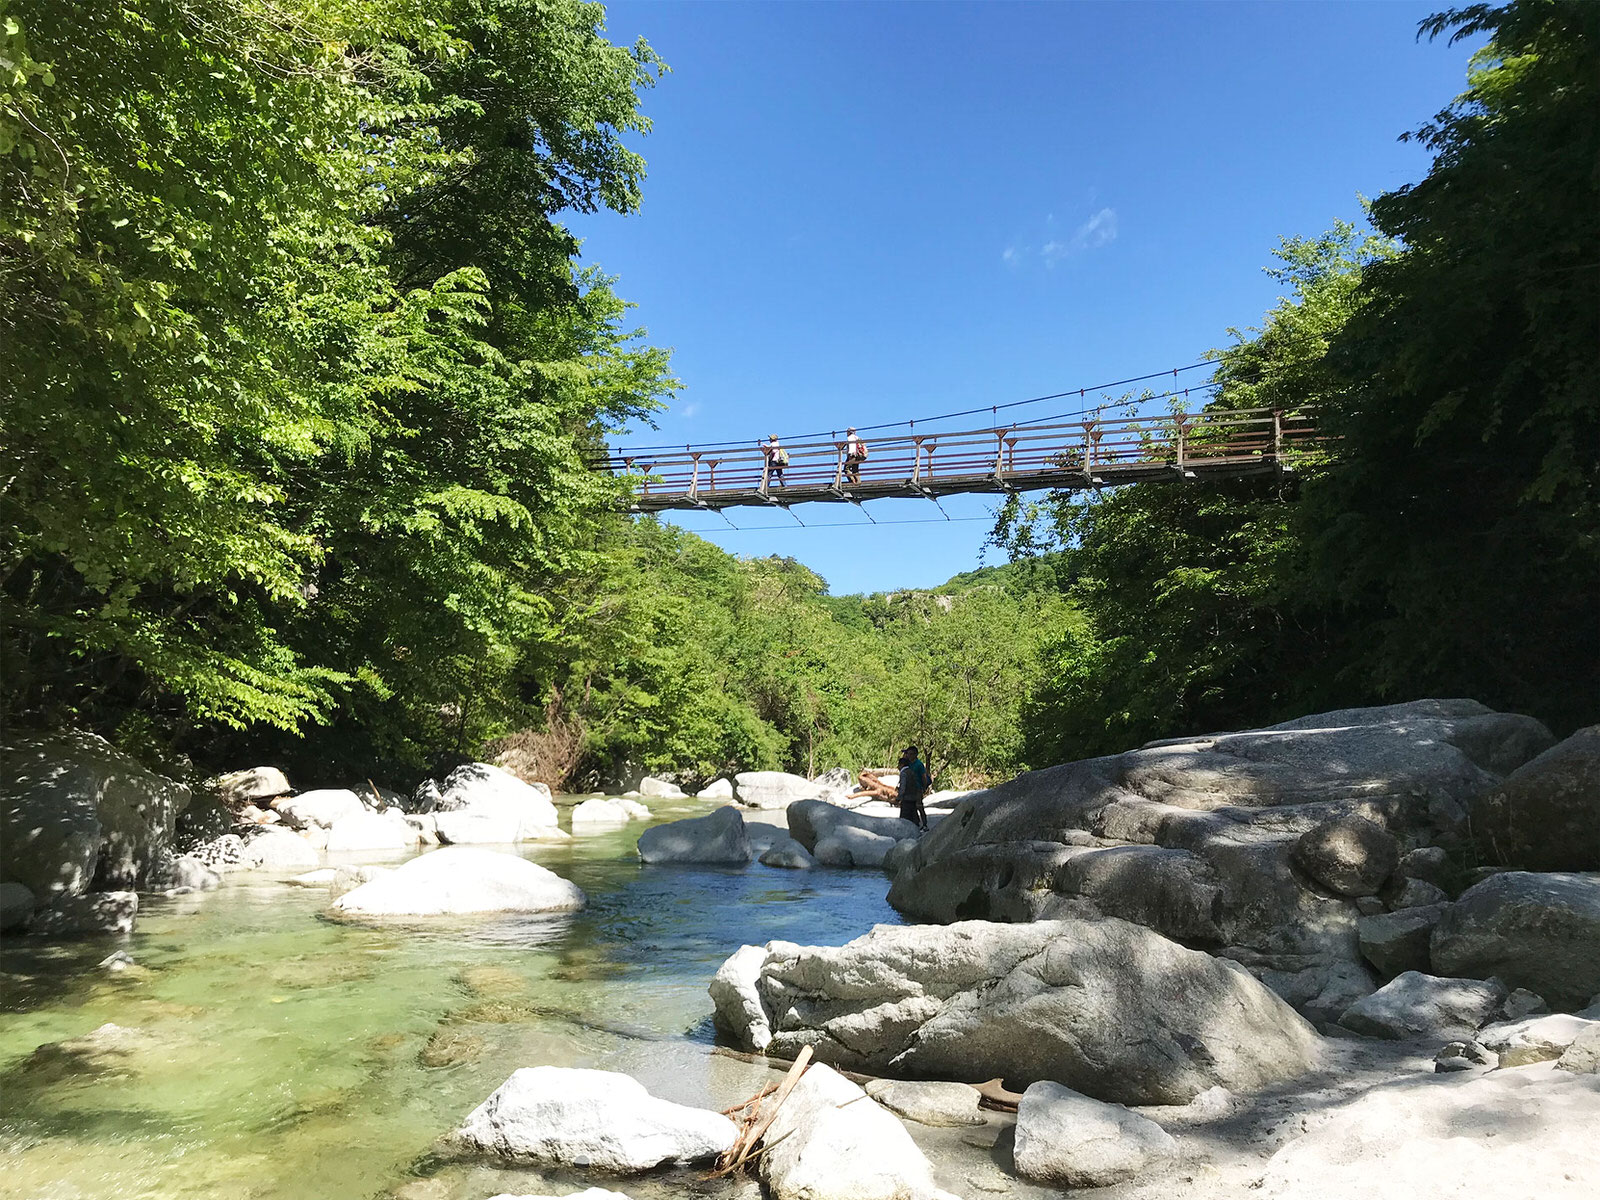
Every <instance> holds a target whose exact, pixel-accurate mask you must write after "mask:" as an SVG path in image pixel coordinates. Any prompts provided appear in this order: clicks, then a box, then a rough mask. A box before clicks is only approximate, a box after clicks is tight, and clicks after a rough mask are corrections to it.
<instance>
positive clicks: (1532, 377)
mask: <svg viewBox="0 0 1600 1200" xmlns="http://www.w3.org/2000/svg"><path fill="white" fill-rule="evenodd" d="M1421 33H1422V35H1423V36H1426V37H1440V36H1448V37H1452V38H1460V37H1465V36H1473V37H1486V38H1487V44H1486V45H1485V46H1484V48H1483V49H1482V50H1481V51H1480V52H1479V53H1478V54H1477V55H1476V56H1475V57H1474V58H1473V61H1472V65H1471V71H1470V74H1469V78H1468V80H1467V88H1466V90H1465V91H1464V92H1463V93H1462V95H1461V96H1460V97H1458V98H1457V99H1456V100H1455V101H1454V102H1453V103H1452V104H1450V105H1449V106H1448V107H1446V108H1445V109H1444V110H1443V111H1441V112H1440V113H1439V114H1437V115H1436V116H1435V117H1434V118H1432V119H1431V120H1429V121H1427V122H1425V123H1424V124H1423V125H1422V126H1421V127H1420V128H1418V129H1417V130H1416V131H1415V132H1414V133H1413V134H1412V135H1410V136H1412V137H1413V138H1415V139H1416V140H1417V141H1418V142H1419V143H1420V144H1421V145H1423V146H1424V147H1426V148H1427V149H1428V150H1429V151H1430V152H1431V153H1432V155H1433V161H1432V166H1431V167H1430V169H1429V171H1428V172H1427V174H1426V176H1425V177H1424V178H1423V179H1422V180H1420V181H1419V182H1417V183H1416V184H1414V185H1411V186H1407V187H1403V188H1400V189H1398V190H1396V191H1394V192H1391V193H1388V194H1386V195H1383V196H1380V197H1378V198H1377V199H1375V200H1374V201H1373V202H1372V203H1371V205H1370V207H1369V208H1368V210H1367V212H1366V214H1365V216H1364V218H1363V220H1362V222H1361V224H1359V225H1356V224H1349V223H1339V222H1334V223H1333V224H1332V228H1331V229H1330V230H1329V232H1327V233H1326V234H1323V235H1321V236H1316V237H1309V236H1295V237H1289V238H1286V239H1284V240H1283V241H1282V242H1280V243H1279V246H1278V248H1277V250H1276V258H1277V262H1276V265H1275V266H1273V267H1272V268H1271V271H1272V274H1273V277H1274V279H1275V280H1276V281H1277V282H1278V283H1279V284H1280V286H1281V288H1282V292H1283V294H1282V297H1281V299H1280V300H1279V301H1278V302H1277V303H1276V304H1275V305H1274V306H1273V307H1272V308H1271V309H1270V310H1269V311H1268V312H1267V313H1266V314H1265V316H1264V318H1263V319H1262V321H1261V324H1260V325H1259V326H1258V327H1255V328H1250V329H1239V330H1228V331H1226V336H1227V337H1228V338H1229V339H1230V340H1229V342H1228V344H1226V345H1224V346H1223V347H1221V348H1219V349H1218V350H1216V351H1214V352H1213V356H1214V358H1215V361H1216V377H1215V378H1216V388H1215V392H1214V395H1213V399H1212V404H1213V406H1214V407H1219V408H1246V407H1270V408H1275V409H1278V410H1281V411H1283V412H1287V413H1295V412H1314V413H1315V414H1316V420H1317V422H1318V426H1319V428H1320V429H1321V430H1322V432H1323V433H1324V434H1326V435H1327V442H1326V445H1325V451H1324V452H1323V453H1322V454H1320V455H1319V456H1316V457H1313V458H1311V459H1308V460H1306V461H1304V462H1302V463H1301V464H1300V465H1299V469H1298V470H1296V471H1294V472H1291V473H1285V474H1282V475H1268V476H1264V477H1262V478H1259V479H1245V480H1235V481H1227V482H1216V481H1213V482H1205V481H1199V480H1195V481H1188V482H1183V483H1178V482H1170V483H1151V484H1140V485H1134V486H1130V487H1126V488H1122V489H1116V490H1110V491H1105V492H1099V493H1091V494H1089V495H1087V496H1083V495H1080V494H1069V493H1066V492H1062V493H1054V494H1050V495H1048V496H1046V497H1044V498H1043V499H1041V500H1038V501H1035V502H1024V501H1020V500H1014V501H1012V502H1010V503H1009V504H1008V505H1007V506H1006V507H1005V508H1004V510H1003V511H1002V512H1001V513H1000V514H999V520H998V525H997V529H996V542H997V544H999V545H1000V546H1002V547H1003V548H1005V549H1006V550H1007V551H1008V552H1009V553H1010V555H1011V557H1012V558H1013V561H1012V562H1011V563H1010V564H1008V565H1006V566H1003V567H999V568H989V569H985V570H982V571H977V572H972V573H968V574H966V575H963V576H958V577H957V578H956V579H954V580H952V581H950V583H949V584H947V585H946V586H944V587H942V588H936V589H932V590H931V591H926V592H902V593H894V594H888V595H879V596H871V597H835V596H831V595H829V594H828V592H827V588H826V585H825V583H824V581H822V580H821V579H820V578H818V577H817V576H816V575H815V574H814V573H813V572H811V571H809V570H807V569H806V568H805V567H804V566H802V565H801V564H799V563H797V562H795V561H793V560H789V559H779V558H758V559H748V560H747V559H737V558H735V557H733V556H730V555H728V554H725V553H724V552H722V551H721V550H719V549H717V548H716V547H715V546H713V545H711V544H709V543H707V542H705V541H702V540H701V539H698V538H695V537H694V536H692V535H690V534H686V533H684V532H682V531H680V530H676V529H674V528H672V527H671V526H669V525H663V524H660V523H658V522H657V521H655V520H654V519H648V518H638V517H633V516H629V515H627V514H626V508H627V505H626V498H627V497H626V492H625V490H624V486H623V484H622V483H621V482H620V481H618V480H615V479H613V478H611V477H610V476H607V475H605V474H603V473H596V472H593V471H591V470H589V469H588V467H587V463H588V462H589V461H590V460H591V456H593V455H594V454H595V453H596V452H597V451H599V450H601V449H602V448H603V447H604V446H605V445H606V444H607V442H608V439H610V438H611V437H612V436H614V435H615V434H617V433H618V432H620V431H621V430H622V429H624V428H626V427H628V426H629V424H630V423H635V424H637V423H638V422H640V421H645V422H648V419H649V414H650V413H651V412H652V411H653V410H655V409H656V408H658V407H659V406H660V405H661V404H662V403H664V402H665V401H666V400H667V399H668V398H669V397H671V396H672V395H673V394H674V392H675V391H676V390H677V388H678V386H679V385H678V383H677V381H676V380H675V379H674V378H673V376H672V371H671V366H670V362H669V358H668V355H667V353H666V352H665V351H664V350H662V349H660V348H658V347H654V346H651V345H650V344H649V343H648V342H647V340H646V339H645V338H644V336H643V334H642V333H641V332H640V331H638V330H636V329H635V328H634V327H633V324H632V322H631V321H630V320H629V316H628V308H629V306H628V305H627V303H626V302H625V301H624V300H622V299H621V298H619V296H618V294H617V292H616V291H615V290H614V288H615V281H614V280H612V279H610V278H608V277H606V276H604V275H602V274H599V273H598V272H596V271H595V270H594V269H592V268H589V267H586V266H584V265H583V264H582V262H581V260H580V254H579V251H580V247H579V244H578V242H577V240H576V239H575V238H574V237H573V235H572V233H571V232H570V231H569V229H568V228H567V227H566V226H565V225H564V224H563V219H564V214H572V213H586V212H593V211H596V210H598V209H609V210H612V211H614V212H617V213H623V214H626V213H629V212H632V211H633V210H635V209H636V208H637V207H638V205H639V204H640V201H641V196H642V194H643V186H644V162H643V160H642V158H641V157H640V155H639V153H638V152H637V151H636V150H635V149H633V148H632V146H633V145H634V144H635V143H636V142H637V141H638V139H639V137H640V136H642V135H643V134H645V133H646V132H647V131H648V129H649V120H648V118H647V117H646V116H645V115H644V111H643V107H642V105H643V101H644V98H645V96H646V94H647V93H648V90H649V89H650V88H651V87H652V86H654V84H655V83H656V82H657V81H658V79H660V78H661V76H662V75H663V73H664V72H665V70H666V66H665V64H664V63H662V62H661V60H660V59H659V58H658V57H657V55H656V54H655V52H654V51H653V50H651V48H650V47H649V46H648V45H646V44H645V43H644V42H642V41H641V42H638V43H635V44H634V45H631V46H619V45H614V44H612V43H611V42H609V41H608V40H607V38H606V33H605V28H604V10H603V9H602V8H601V6H599V5H598V4H589V3H581V2H579V0H272V2H271V3H267V2H266V0H126V2H124V3H121V4H118V5H115V6H112V7H110V8H107V7H106V6H104V5H100V4H96V3H93V0H0V389H3V391H0V530H3V543H0V656H3V657H0V674H3V678H4V689H3V692H0V721H3V722H4V723H5V724H7V725H13V726H15V725H21V726H34V727H46V728H53V727H61V726H67V725H72V726H78V727H81V728H86V729H90V730H93V731H95V732H98V733H102V734H104V735H105V736H107V737H109V738H111V739H112V740H113V741H115V742H117V743H118V744H120V745H122V746H124V747H125V748H127V749H130V750H132V751H134V752H136V753H138V754H140V755H141V756H143V757H145V758H147V759H149V760H151V761H153V762H154V763H156V764H158V765H161V766H165V767H167V768H168V769H173V770H178V769H179V768H180V767H181V765H182V764H183V763H184V762H185V760H188V759H192V760H195V762H196V763H197V764H198V765H200V766H207V767H209V766H215V765H238V764H239V763H240V762H243V761H247V760H253V761H275V762H283V763H286V764H290V765H292V766H294V767H295V768H296V769H297V771H298V772H299V775H300V777H302V778H308V779H315V778H326V779H337V778H345V779H348V778H350V777H353V776H355V775H358V774H361V773H373V774H376V775H377V776H379V777H381V778H394V779H397V780H403V779H404V778H405V777H406V776H408V775H410V776H413V777H414V776H415V775H417V774H420V773H421V772H422V771H424V770H429V769H433V770H436V769H438V768H439V767H440V766H442V765H446V764H448V763H450V762H453V761H460V760H461V759H464V758H468V757H473V756H476V755H479V754H483V753H495V752H504V753H507V754H511V755H514V756H520V761H522V762H523V763H525V764H526V769H527V770H528V772H529V773H530V774H535V775H538V776H540V777H543V778H547V779H549V780H550V781H551V782H554V783H568V784H574V785H575V784H580V783H586V782H594V781H597V780H599V779H602V778H605V777H615V776H617V775H619V774H621V773H624V772H627V771H636V770H643V769H650V770H672V771H677V772H679V773H681V774H683V775H684V776H686V777H695V776H698V777H705V776H708V775H710V774H714V773H722V772H727V771H732V770H738V769H743V768H754V767H782V768H785V769H791V770H799V771H802V772H805V773H807V774H810V773H813V772H814V771H816V770H821V769H823V768H826V767H832V766H836V765H840V764H850V765H867V764H869V763H878V764H881V765H887V764H888V763H889V762H891V761H892V759H893V755H894V752H895V750H896V749H897V746H898V745H899V744H903V743H904V742H906V741H913V740H915V741H919V742H921V743H922V744H923V745H924V747H925V749H926V750H927V751H928V753H929V757H930V761H931V762H932V764H933V766H934V768H935V771H936V772H937V773H939V774H940V775H941V776H943V777H944V778H943V780H941V781H946V780H950V781H960V780H969V781H976V780H981V779H992V778H998V777H1002V776H1004V775H1006V774H1008V773H1011V772H1014V771H1016V770H1018V769H1021V768H1023V767H1027V766H1042V765H1047V764H1049V763H1052V762H1057V761H1062V760H1065V759H1071V758H1077V757H1082V756H1085V755H1090V754H1096V753H1102V752H1110V751H1117V750H1122V749H1125V748H1127V747H1128V746H1130V745H1132V744H1135V743H1137V742H1140V741H1142V740H1145V739H1148V738H1154V737H1161V736H1169V735H1174V734H1181V733H1193V732H1198V731H1204V730H1211V729H1220V728H1239V727H1245V726H1250V725H1257V724H1262V723H1266V722H1271V721H1274V720H1280V719H1284V718H1288V717H1293V716H1298V715H1301V714H1303V713H1306V712H1310V711H1316V710H1318V709H1325V708H1332V707H1338V706H1344V705H1354V704H1370V703H1382V702H1388V701H1394V700H1405V699H1411V698H1415V697H1417V696H1421V695H1452V696H1454V695H1461V696H1471V697H1473V698H1476V699H1479V700H1482V701H1483V702H1485V703H1487V704H1490V705H1492V706H1495V707H1498V708H1504V709H1513V710H1518V711H1523V712H1529V713H1533V714H1534V715H1537V716H1539V717H1541V718H1543V719H1545V720H1547V721H1549V722H1550V723H1551V724H1552V725H1554V726H1556V727H1557V728H1558V729H1560V730H1563V731H1564V730H1567V729H1571V728H1573V727H1575V726H1576V725H1579V724H1583V723H1586V722H1592V721H1594V720H1596V719H1597V718H1600V620H1597V619H1596V616H1595V614H1596V612H1597V605H1596V601H1597V599H1600V537H1597V534H1596V530H1597V529H1600V506H1597V487H1600V397H1597V393H1596V379H1597V378H1600V336H1597V334H1600V171H1597V169H1596V164H1597V163H1600V5H1595V4H1592V3H1574V2H1571V0H1514V2H1513V3H1510V4H1507V5H1505V6H1503V7H1490V6H1486V5H1474V6H1471V7H1468V8H1464V9H1459V10H1452V11H1450V12H1446V13H1442V14H1440V15H1438V16H1437V17H1434V18H1430V19H1429V20H1428V21H1427V22H1425V23H1424V24H1423V28H1422V31H1421ZM1263 241H1264V243H1265V241H1266V239H1263ZM1137 399H1138V398H1137V397H1131V398H1130V400H1131V401H1135V402H1136V401H1137ZM486 747H488V748H487V749H486Z"/></svg>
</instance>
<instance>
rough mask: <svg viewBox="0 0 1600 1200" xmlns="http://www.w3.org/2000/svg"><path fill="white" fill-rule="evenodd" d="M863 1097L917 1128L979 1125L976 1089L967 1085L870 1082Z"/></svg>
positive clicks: (980, 1123) (904, 1080)
mask: <svg viewBox="0 0 1600 1200" xmlns="http://www.w3.org/2000/svg"><path fill="white" fill-rule="evenodd" d="M867 1095H869V1096H871V1097H872V1098H873V1099H874V1100H876V1101H877V1102H878V1103H879V1104H881V1105H883V1106H884V1107H885V1108H887V1109H888V1110H889V1111H890V1112H893V1113H898V1114H899V1115H900V1116H902V1117H905V1118H906V1119H907V1120H908V1121H915V1122H916V1123H917V1124H919V1125H954V1126H962V1125H982V1124H984V1123H985V1118H984V1115H983V1113H982V1112H981V1111H980V1110H979V1108H978V1100H979V1094H978V1089H977V1088H975V1087H973V1086H972V1085H971V1084H970V1083H939V1082H930V1081H924V1080H918V1079H874V1080H873V1081H872V1082H871V1083H869V1084H867Z"/></svg>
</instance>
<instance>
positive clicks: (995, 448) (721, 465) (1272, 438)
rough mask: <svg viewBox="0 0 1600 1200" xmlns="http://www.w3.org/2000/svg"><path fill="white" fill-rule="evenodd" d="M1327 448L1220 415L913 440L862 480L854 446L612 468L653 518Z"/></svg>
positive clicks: (799, 446) (1239, 463)
mask: <svg viewBox="0 0 1600 1200" xmlns="http://www.w3.org/2000/svg"><path fill="white" fill-rule="evenodd" d="M1316 441H1317V433H1316V428H1315V424H1314V422H1313V419H1312V417H1311V415H1310V414H1309V413H1306V412H1304V411H1299V412H1295V413H1292V414H1285V413H1283V412H1280V411H1277V410H1274V409H1267V408H1256V409H1239V410H1231V411H1230V410H1212V411H1208V412H1199V413H1177V414H1173V415H1161V416H1136V417H1084V418H1081V419H1078V420H1073V421H1063V422H1057V423H1052V424H1046V425H1015V426H1004V427H998V428H988V429H969V430H958V431H942V432H938V433H907V434H897V435H894V436H889V437H873V438H871V439H869V440H868V451H869V453H868V457H867V459H866V460H865V461H864V462H861V463H859V464H856V465H855V469H854V470H852V464H850V463H849V462H848V461H847V460H846V457H845V452H846V441H845V439H844V438H829V439H827V440H821V441H808V442H800V443H796V444H793V445H786V446H785V447H784V449H786V450H787V451H788V452H789V462H788V464H787V465H786V466H784V467H783V468H781V470H782V482H781V486H780V484H779V481H778V479H777V478H776V475H777V472H778V470H779V468H776V467H774V466H773V465H772V463H771V462H770V460H769V459H768V457H767V455H766V454H765V453H763V451H762V448H761V446H762V444H761V443H760V442H755V443H752V444H751V445H750V446H749V447H747V448H745V447H727V446H724V447H718V448H714V449H710V448H702V447H695V446H685V447H684V449H683V450H677V451H654V452H630V451H620V452H617V453H614V454H612V455H611V456H609V457H608V458H607V459H606V462H605V466H606V467H607V468H608V469H609V470H611V471H612V472H614V473H617V474H624V473H626V474H631V475H635V476H637V477H638V480H639V498H640V500H641V501H648V502H650V503H651V507H665V506H669V505H674V504H677V503H682V504H684V505H686V506H692V505H694V504H696V503H703V502H706V501H708V500H710V499H711V498H713V497H726V496H729V495H731V494H750V493H755V494H756V496H757V497H766V498H773V499H776V498H778V497H781V496H782V494H783V493H785V492H792V491H796V490H801V491H812V492H815V491H821V492H825V493H826V492H832V493H837V494H838V495H839V497H840V498H849V495H850V493H851V492H853V491H856V490H858V489H860V488H862V487H863V486H864V485H874V486H872V487H870V488H868V489H867V490H869V491H871V492H872V493H873V494H881V493H882V492H883V491H884V490H885V489H886V488H903V489H905V491H906V492H907V494H916V493H917V492H919V491H923V492H928V493H930V494H931V493H932V492H933V491H934V490H937V491H939V492H940V493H948V492H950V491H953V490H955V491H958V490H962V485H963V484H966V485H969V486H970V487H971V490H974V491H977V490H993V489H994V488H995V487H1003V486H1005V485H1006V484H1010V483H1016V484H1027V485H1030V486H1041V487H1049V486H1072V485H1073V484H1074V482H1076V481H1075V479H1074V477H1075V476H1076V477H1081V483H1082V485H1093V484H1095V483H1099V482H1101V481H1102V480H1103V479H1104V478H1105V477H1107V476H1111V477H1121V478H1130V477H1137V476H1138V475H1139V473H1140V472H1141V471H1143V470H1146V469H1154V468H1161V467H1168V468H1172V469H1174V470H1176V471H1177V472H1179V473H1194V472H1201V471H1207V470H1224V471H1226V470H1229V469H1230V468H1231V469H1232V471H1233V472H1237V471H1240V470H1247V469H1250V468H1253V467H1260V466H1264V465H1268V464H1272V465H1285V464H1287V463H1290V462H1292V460H1293V458H1294V457H1296V456H1297V455H1300V454H1303V453H1305V452H1306V451H1307V450H1310V449H1311V448H1312V447H1313V445H1314V443H1315V442H1316Z"/></svg>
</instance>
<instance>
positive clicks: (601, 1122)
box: [451, 1067, 738, 1175]
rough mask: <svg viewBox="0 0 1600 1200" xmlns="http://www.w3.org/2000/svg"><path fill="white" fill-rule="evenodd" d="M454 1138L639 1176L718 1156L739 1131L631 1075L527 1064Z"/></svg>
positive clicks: (496, 1153)
mask: <svg viewBox="0 0 1600 1200" xmlns="http://www.w3.org/2000/svg"><path fill="white" fill-rule="evenodd" d="M451 1136H452V1139H453V1140H454V1141H455V1142H456V1143H457V1144H458V1145H460V1146H461V1147H463V1148H465V1149H469V1150H474V1151H477V1152H480V1153H483V1154H488V1155H491V1156H493V1157H496V1158H504V1159H510V1160H512V1161H516V1162H539V1163H551V1164H561V1165H567V1166H575V1167H590V1168H593V1169H595V1170H600V1171H611V1172H614V1173H616V1174H619V1175H634V1174H638V1173H640V1172H642V1171H649V1170H652V1169H654V1168H656V1167H659V1166H662V1165H663V1164H669V1163H670V1164H688V1163H697V1162H706V1161H708V1160H710V1159H714V1158H716V1157H717V1155H719V1154H721V1153H722V1152H723V1151H724V1150H727V1149H728V1148H729V1147H730V1146H732V1145H733V1142H734V1138H735V1137H737V1136H738V1130H737V1129H736V1128H735V1126H734V1124H733V1122H732V1121H730V1120H728V1118H727V1117H724V1116H722V1115H721V1114H720V1113H714V1112H707V1111H706V1110H704V1109H699V1108H690V1107H688V1106H686V1105H683V1104H673V1103H671V1102H669V1101H666V1100H660V1099H657V1098H656V1097H655V1096H652V1095H651V1094H650V1093H649V1092H647V1091H646V1090H645V1089H644V1087H643V1085H642V1084H640V1083H639V1082H638V1081H637V1080H635V1079H632V1078H631V1077H629V1076H627V1075H619V1074H617V1073H616V1072H613V1071H591V1070H583V1069H579V1068H573V1067H523V1068H522V1069H521V1070H518V1071H515V1072H513V1073H512V1075H511V1078H509V1079H507V1080H506V1081H505V1083H503V1084H501V1085H500V1087H499V1088H498V1089H497V1090H496V1091H495V1093H494V1094H493V1095H492V1096H490V1097H489V1098H488V1099H487V1100H485V1101H484V1102H483V1103H482V1104H480V1105H479V1106H478V1107H477V1108H475V1109H474V1110H473V1111H472V1112H471V1114H469V1115H468V1117H467V1119H466V1121H465V1122H464V1123H463V1124H462V1125H461V1127H460V1128H459V1129H457V1130H456V1131H455V1133H454V1134H453V1135H451Z"/></svg>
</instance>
